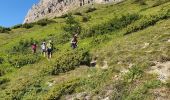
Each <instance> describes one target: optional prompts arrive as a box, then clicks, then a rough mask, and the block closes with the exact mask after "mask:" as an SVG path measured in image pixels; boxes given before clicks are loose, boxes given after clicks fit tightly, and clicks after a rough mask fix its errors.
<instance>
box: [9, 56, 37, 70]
mask: <svg viewBox="0 0 170 100" xmlns="http://www.w3.org/2000/svg"><path fill="white" fill-rule="evenodd" d="M39 60H40V56H38V55H32V54H31V55H30V54H27V55H13V56H12V57H11V58H10V59H9V63H10V64H11V65H12V66H14V67H17V68H20V67H22V66H24V65H27V64H34V63H35V62H37V61H39Z"/></svg>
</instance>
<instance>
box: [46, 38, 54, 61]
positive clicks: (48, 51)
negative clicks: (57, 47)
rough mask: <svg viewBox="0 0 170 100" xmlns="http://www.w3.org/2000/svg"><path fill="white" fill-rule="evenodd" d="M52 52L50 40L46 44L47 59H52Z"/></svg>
mask: <svg viewBox="0 0 170 100" xmlns="http://www.w3.org/2000/svg"><path fill="white" fill-rule="evenodd" d="M52 51H53V44H52V41H51V40H50V41H49V42H48V43H47V56H48V59H51V57H52Z"/></svg>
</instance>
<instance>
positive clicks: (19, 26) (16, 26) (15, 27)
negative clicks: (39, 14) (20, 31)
mask: <svg viewBox="0 0 170 100" xmlns="http://www.w3.org/2000/svg"><path fill="white" fill-rule="evenodd" d="M21 27H22V24H18V25H14V26H12V27H11V29H17V28H21Z"/></svg>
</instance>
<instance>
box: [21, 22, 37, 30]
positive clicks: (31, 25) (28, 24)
mask: <svg viewBox="0 0 170 100" xmlns="http://www.w3.org/2000/svg"><path fill="white" fill-rule="evenodd" d="M33 26H34V24H33V23H25V24H23V25H22V28H26V29H29V28H32V27H33Z"/></svg>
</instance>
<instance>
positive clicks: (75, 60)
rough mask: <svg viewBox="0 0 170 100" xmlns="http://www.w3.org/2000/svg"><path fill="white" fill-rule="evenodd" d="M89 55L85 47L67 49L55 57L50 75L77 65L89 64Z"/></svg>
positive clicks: (71, 68)
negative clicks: (72, 49) (73, 49)
mask: <svg viewBox="0 0 170 100" xmlns="http://www.w3.org/2000/svg"><path fill="white" fill-rule="evenodd" d="M89 64H90V55H89V52H88V51H87V50H85V49H79V50H75V51H68V52H66V53H63V54H61V55H60V56H58V57H57V59H56V61H55V64H54V68H53V69H52V75H57V74H59V73H64V72H67V71H70V70H73V69H75V68H76V67H78V66H79V65H89Z"/></svg>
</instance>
